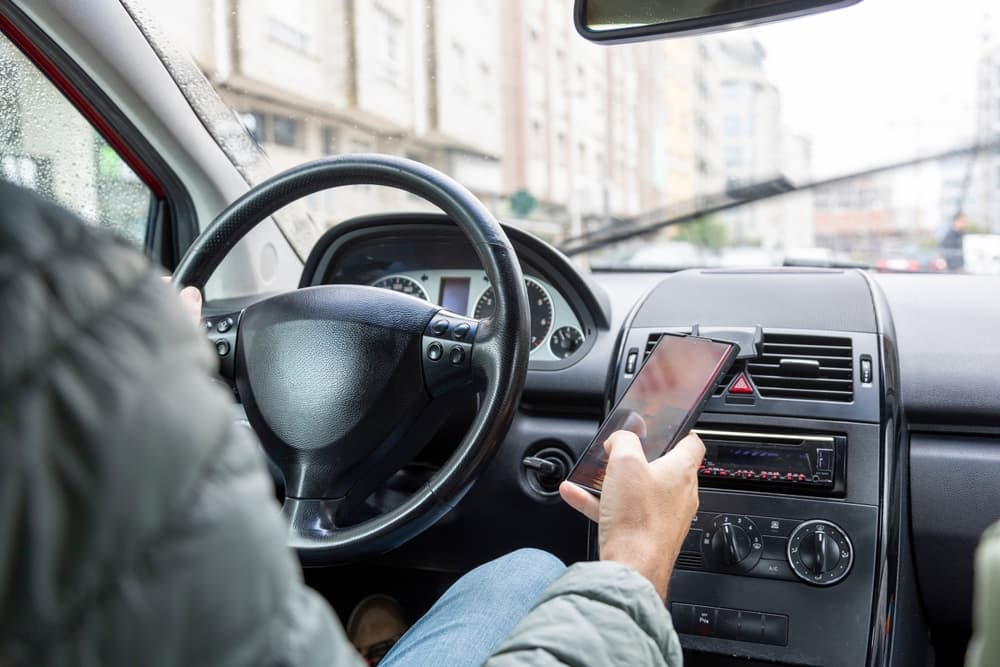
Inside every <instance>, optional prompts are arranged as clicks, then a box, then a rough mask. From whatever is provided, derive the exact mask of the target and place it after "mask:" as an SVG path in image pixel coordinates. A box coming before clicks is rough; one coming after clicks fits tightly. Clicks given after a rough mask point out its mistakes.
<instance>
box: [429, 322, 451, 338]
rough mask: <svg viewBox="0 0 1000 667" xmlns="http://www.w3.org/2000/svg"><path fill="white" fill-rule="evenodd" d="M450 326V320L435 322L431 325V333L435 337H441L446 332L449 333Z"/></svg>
mask: <svg viewBox="0 0 1000 667" xmlns="http://www.w3.org/2000/svg"><path fill="white" fill-rule="evenodd" d="M449 324H450V323H449V322H448V320H444V319H442V320H434V322H432V323H431V333H432V334H434V335H435V336H440V335H441V334H443V333H444V332H446V331H448V325H449Z"/></svg>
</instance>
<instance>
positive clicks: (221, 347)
mask: <svg viewBox="0 0 1000 667" xmlns="http://www.w3.org/2000/svg"><path fill="white" fill-rule="evenodd" d="M215 351H216V352H218V353H219V356H220V357H224V356H226V355H227V354H229V342H228V341H225V340H217V341H215Z"/></svg>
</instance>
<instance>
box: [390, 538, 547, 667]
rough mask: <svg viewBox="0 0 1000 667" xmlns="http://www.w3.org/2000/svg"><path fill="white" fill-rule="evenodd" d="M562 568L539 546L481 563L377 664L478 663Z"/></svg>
mask: <svg viewBox="0 0 1000 667" xmlns="http://www.w3.org/2000/svg"><path fill="white" fill-rule="evenodd" d="M565 569H566V566H565V565H563V564H562V562H561V561H560V560H559V559H558V558H556V557H555V556H553V555H552V554H550V553H547V552H545V551H540V550H538V549H519V550H517V551H514V552H512V553H509V554H507V555H506V556H503V557H501V558H498V559H496V560H494V561H490V562H489V563H486V564H484V565H480V566H479V567H477V568H476V569H474V570H472V571H471V572H469V573H468V574H466V575H465V576H464V577H462V578H461V579H459V580H458V581H456V582H455V583H454V585H452V587H451V588H449V589H448V590H447V591H445V594H444V595H442V596H441V598H440V599H439V600H438V601H437V602H435V603H434V606H433V607H431V609H430V611H428V612H427V613H426V614H424V616H423V617H422V618H421V619H420V620H419V621H417V623H416V624H415V625H414V626H413V627H412V628H410V629H409V630H407V632H406V634H405V635H403V637H402V639H400V640H399V642H398V643H397V644H396V645H395V646H393V647H392V650H391V651H389V653H388V654H387V655H386V656H385V658H383V659H382V662H380V663H379V666H380V667H382V666H385V667H405V666H407V665H435V664H436V665H448V666H449V667H451V666H453V665H456V666H459V665H477V666H478V665H482V664H483V663H484V662H486V659H487V658H489V657H490V654H491V653H493V651H494V649H496V647H497V646H498V645H499V644H500V642H501V641H502V640H503V639H504V638H506V637H507V635H509V634H510V633H511V631H512V630H513V629H514V626H515V625H517V624H518V623H519V622H520V621H521V619H522V618H524V617H525V616H526V615H527V614H528V612H529V611H531V609H532V607H534V606H535V603H536V602H537V601H538V598H539V597H540V596H541V594H542V591H544V590H545V589H546V588H548V587H549V584H551V583H552V582H553V581H555V580H556V579H557V578H558V577H559V575H561V574H562V573H563V571H564V570H565Z"/></svg>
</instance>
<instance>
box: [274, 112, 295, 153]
mask: <svg viewBox="0 0 1000 667" xmlns="http://www.w3.org/2000/svg"><path fill="white" fill-rule="evenodd" d="M271 130H272V133H273V136H272V139H273V140H274V143H276V144H278V145H279V146H291V147H297V146H299V145H300V143H301V141H302V121H301V120H299V119H298V118H292V117H290V116H282V115H280V114H275V115H274V116H272V117H271Z"/></svg>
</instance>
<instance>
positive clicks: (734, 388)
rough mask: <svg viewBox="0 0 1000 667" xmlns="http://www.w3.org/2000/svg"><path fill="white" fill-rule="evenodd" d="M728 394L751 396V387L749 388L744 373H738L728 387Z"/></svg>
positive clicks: (748, 381) (748, 382)
mask: <svg viewBox="0 0 1000 667" xmlns="http://www.w3.org/2000/svg"><path fill="white" fill-rule="evenodd" d="M729 393H730V394H752V393H753V387H751V386H750V380H748V379H747V375H746V373H740V374H739V375H737V376H736V379H735V380H733V383H732V384H731V385H729Z"/></svg>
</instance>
